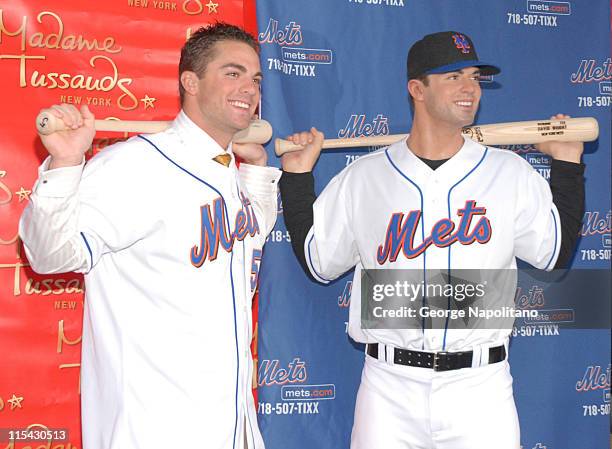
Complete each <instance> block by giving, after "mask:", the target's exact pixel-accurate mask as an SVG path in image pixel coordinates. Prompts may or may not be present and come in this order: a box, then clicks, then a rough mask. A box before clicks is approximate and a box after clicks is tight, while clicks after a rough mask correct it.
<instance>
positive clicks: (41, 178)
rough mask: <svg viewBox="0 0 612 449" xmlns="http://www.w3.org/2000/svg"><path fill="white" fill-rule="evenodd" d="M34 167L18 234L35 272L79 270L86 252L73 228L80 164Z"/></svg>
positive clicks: (84, 267)
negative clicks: (32, 178) (35, 177)
mask: <svg viewBox="0 0 612 449" xmlns="http://www.w3.org/2000/svg"><path fill="white" fill-rule="evenodd" d="M48 165H49V159H47V160H46V161H45V162H44V163H43V164H42V165H41V166H40V167H39V169H38V180H37V181H36V183H35V184H34V187H33V188H32V195H31V196H30V202H29V204H28V205H27V207H26V208H25V210H24V211H23V214H22V215H21V219H20V220H19V236H20V237H21V240H22V241H23V244H24V248H25V252H26V256H27V258H28V261H29V262H30V265H31V266H32V269H33V270H34V271H36V272H37V273H66V272H70V271H77V272H82V271H84V270H85V269H86V267H87V258H86V256H87V254H86V251H85V247H84V245H83V242H82V241H79V238H80V237H79V234H78V231H77V219H78V212H77V210H78V188H79V183H80V181H81V175H82V172H83V165H84V164H81V165H78V166H74V167H64V168H57V169H54V170H47V167H48Z"/></svg>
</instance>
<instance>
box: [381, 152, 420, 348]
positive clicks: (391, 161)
mask: <svg viewBox="0 0 612 449" xmlns="http://www.w3.org/2000/svg"><path fill="white" fill-rule="evenodd" d="M385 155H386V156H387V159H388V160H389V163H390V164H391V166H392V167H393V168H394V169H395V170H397V172H398V173H399V174H400V175H402V177H403V178H404V179H406V180H407V181H408V182H409V183H410V184H412V185H413V186H415V187H416V189H417V190H418V191H419V195H420V196H421V241H423V242H424V241H425V211H424V205H423V192H422V191H421V188H420V187H419V186H418V185H417V184H416V182H414V181H413V180H412V179H410V178H409V177H408V176H407V175H406V174H404V173H403V172H402V171H401V170H400V169H399V167H398V166H397V165H395V163H394V162H393V160H392V159H391V155H389V149H388V148H387V149H386V150H385ZM426 255H427V252H426V251H424V252H423V301H422V303H421V306H423V307H425V304H426V303H427V295H426V293H425V292H427V276H425V267H426V263H425V262H426V259H425V257H426ZM421 330H422V331H423V332H422V333H423V343H422V344H421V349H425V317H423V318H422V319H421Z"/></svg>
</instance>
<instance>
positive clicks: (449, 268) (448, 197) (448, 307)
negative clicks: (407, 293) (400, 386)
mask: <svg viewBox="0 0 612 449" xmlns="http://www.w3.org/2000/svg"><path fill="white" fill-rule="evenodd" d="M488 152H489V147H485V151H484V153H483V155H482V157H481V158H480V160H479V161H478V163H477V164H476V165H475V166H474V167H473V168H472V169H471V170H470V171H469V172H468V173H467V174H466V175H465V176H464V177H463V178H461V179H460V180H459V181H457V183H456V184H455V185H453V186H452V187H451V188H450V189H448V196H447V197H446V202H447V204H448V219H449V220H450V219H451V209H450V198H451V192H452V191H453V189H454V188H455V187H457V186H458V185H459V184H461V183H462V182H463V181H465V180H466V179H467V177H468V176H470V175H471V174H472V173H474V171H475V170H476V169H477V168H478V167H479V166H480V164H482V161H484V159H485V157H487V153H488ZM451 247H452V245H449V247H448V272H447V274H448V279H449V280H450V279H451V276H450V273H451ZM446 310H450V296H449V298H448V302H447V305H446ZM448 319H449V315H448V314H446V323H445V324H444V338H443V339H442V351H445V350H446V332H447V331H448Z"/></svg>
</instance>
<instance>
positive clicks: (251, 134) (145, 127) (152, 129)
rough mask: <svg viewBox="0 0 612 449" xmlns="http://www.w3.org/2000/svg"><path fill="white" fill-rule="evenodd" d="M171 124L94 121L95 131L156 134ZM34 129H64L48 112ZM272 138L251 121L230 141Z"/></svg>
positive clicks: (42, 131)
mask: <svg viewBox="0 0 612 449" xmlns="http://www.w3.org/2000/svg"><path fill="white" fill-rule="evenodd" d="M171 124H172V122H164V121H159V122H153V121H137V120H95V121H94V127H95V128H96V131H111V132H128V133H145V134H151V133H157V132H161V131H164V130H166V129H168V127H169V126H170V125H171ZM36 129H37V131H38V133H39V134H42V135H47V134H51V133H54V132H57V131H62V130H64V129H65V126H64V122H63V121H62V120H61V119H59V118H57V117H56V116H55V115H53V114H52V113H50V112H48V111H44V112H41V113H40V114H38V116H37V117H36ZM271 137H272V126H270V123H268V122H267V121H265V120H253V121H252V122H251V124H250V125H249V127H248V128H246V129H243V130H242V131H239V132H237V133H236V134H235V135H234V138H233V139H232V141H233V142H236V143H259V144H263V143H266V142H267V141H269V140H270V138H271Z"/></svg>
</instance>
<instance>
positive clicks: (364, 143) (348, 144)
mask: <svg viewBox="0 0 612 449" xmlns="http://www.w3.org/2000/svg"><path fill="white" fill-rule="evenodd" d="M461 132H462V134H463V135H464V136H466V137H469V138H470V139H472V140H474V141H476V142H478V143H482V144H485V145H519V144H526V143H529V144H531V143H540V142H546V141H549V140H560V141H564V142H590V141H592V140H595V139H597V137H598V136H599V125H598V123H597V120H596V119H595V118H593V117H579V118H568V119H563V120H531V121H525V122H508V123H493V124H491V125H480V126H469V127H466V128H463V130H462V131H461ZM407 137H408V134H393V135H386V136H371V137H355V138H349V139H325V140H324V141H323V148H329V149H331V148H353V147H368V146H386V145H391V144H392V143H395V142H397V141H399V140H402V139H405V138H407ZM301 149H302V147H301V146H300V145H295V144H293V143H292V142H290V141H288V140H283V139H276V140H275V142H274V150H275V152H276V155H277V156H282V155H283V154H284V153H287V152H291V151H297V150H301Z"/></svg>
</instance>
